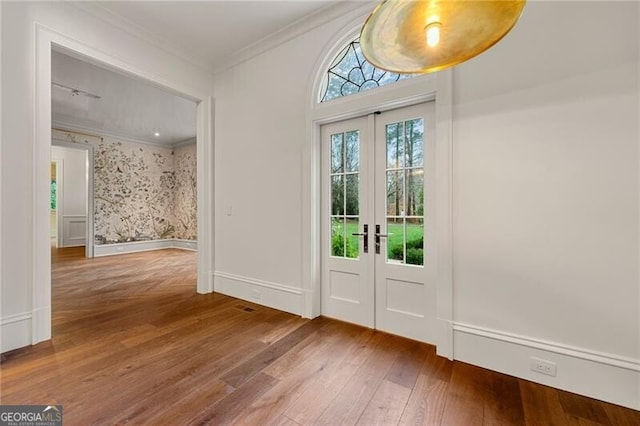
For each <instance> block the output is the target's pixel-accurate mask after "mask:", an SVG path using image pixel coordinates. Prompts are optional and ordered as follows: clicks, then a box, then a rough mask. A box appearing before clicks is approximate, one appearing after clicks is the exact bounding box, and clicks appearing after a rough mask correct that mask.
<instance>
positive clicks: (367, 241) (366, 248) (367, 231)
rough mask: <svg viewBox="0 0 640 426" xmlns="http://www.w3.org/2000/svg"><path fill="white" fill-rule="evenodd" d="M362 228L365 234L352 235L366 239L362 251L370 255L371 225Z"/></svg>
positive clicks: (355, 233)
mask: <svg viewBox="0 0 640 426" xmlns="http://www.w3.org/2000/svg"><path fill="white" fill-rule="evenodd" d="M362 227H363V228H364V229H363V231H364V232H354V233H353V234H351V235H353V236H355V237H364V244H363V246H364V247H362V251H363V252H365V253H369V225H368V224H366V223H365V224H364V225H362Z"/></svg>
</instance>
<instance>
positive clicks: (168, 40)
mask: <svg viewBox="0 0 640 426" xmlns="http://www.w3.org/2000/svg"><path fill="white" fill-rule="evenodd" d="M360 1H362V0H360ZM339 3H340V4H342V5H345V4H347V3H351V4H352V5H357V4H358V2H353V1H341V0H323V1H312V0H297V1H296V0H285V1H271V0H263V1H255V0H254V1H246V0H233V1H220V0H217V1H103V2H96V3H93V2H92V3H90V6H89V5H86V4H85V7H91V8H93V11H94V12H96V11H97V10H99V11H100V14H101V15H102V16H103V17H104V16H108V17H109V20H110V21H111V22H112V23H117V24H119V25H120V26H122V25H126V26H127V27H128V29H129V30H133V31H136V32H138V33H141V34H144V35H145V36H147V38H151V39H154V40H155V41H156V42H158V41H159V42H160V43H162V44H165V45H170V46H172V47H173V48H175V50H179V51H181V52H182V53H184V54H185V56H189V57H191V58H197V62H198V63H200V64H203V65H204V66H205V67H206V68H207V69H209V70H215V69H218V68H219V67H220V66H221V65H222V64H223V63H225V62H227V61H228V60H229V59H230V58H231V57H233V56H234V55H236V54H237V53H239V52H241V51H242V50H243V49H246V48H248V47H250V46H252V45H254V44H256V43H258V42H260V41H261V40H264V39H265V38H268V37H270V36H273V35H274V34H275V33H277V32H279V31H282V30H284V29H285V28H287V27H289V26H291V25H293V24H294V23H296V22H299V21H301V20H304V19H305V18H309V16H310V15H314V14H321V12H323V11H325V10H328V9H330V8H331V7H332V6H335V5H338V4H339ZM360 4H362V3H360Z"/></svg>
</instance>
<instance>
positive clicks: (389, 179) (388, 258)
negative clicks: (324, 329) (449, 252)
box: [321, 102, 436, 342]
mask: <svg viewBox="0 0 640 426" xmlns="http://www.w3.org/2000/svg"><path fill="white" fill-rule="evenodd" d="M321 133H322V145H323V156H322V158H323V160H322V172H323V173H322V180H323V185H322V187H323V193H322V196H323V203H322V242H323V244H322V253H323V257H322V261H323V269H322V312H323V315H326V316H329V317H333V318H338V319H341V320H345V321H349V322H354V323H357V324H361V325H364V326H367V327H372V328H376V329H380V330H384V331H388V332H391V333H394V334H398V335H401V336H406V337H410V338H413V339H417V340H421V341H425V342H434V341H435V324H436V303H435V300H436V293H435V276H436V273H435V272H436V271H435V265H436V259H435V209H434V198H435V181H434V176H435V158H434V157H435V155H434V154H435V108H434V104H433V102H429V103H424V104H419V105H415V106H411V107H406V108H401V109H396V110H392V111H387V112H384V113H381V114H371V115H369V116H367V117H362V118H358V119H353V120H347V121H343V122H339V123H333V124H329V125H326V126H323V127H322V132H321ZM354 234H356V235H354ZM357 234H366V235H357ZM365 246H366V247H365Z"/></svg>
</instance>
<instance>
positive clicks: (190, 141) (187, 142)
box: [171, 138, 197, 148]
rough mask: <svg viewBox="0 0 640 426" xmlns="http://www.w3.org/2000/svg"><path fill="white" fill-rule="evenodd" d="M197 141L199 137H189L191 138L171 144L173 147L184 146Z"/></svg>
mask: <svg viewBox="0 0 640 426" xmlns="http://www.w3.org/2000/svg"><path fill="white" fill-rule="evenodd" d="M196 143H197V138H189V139H185V140H183V141H180V142H176V143H174V144H173V145H171V148H182V147H183V146H187V145H195V144H196Z"/></svg>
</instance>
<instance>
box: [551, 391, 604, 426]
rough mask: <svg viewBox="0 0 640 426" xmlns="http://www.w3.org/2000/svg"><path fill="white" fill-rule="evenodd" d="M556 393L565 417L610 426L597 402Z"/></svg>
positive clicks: (569, 394) (559, 392)
mask: <svg viewBox="0 0 640 426" xmlns="http://www.w3.org/2000/svg"><path fill="white" fill-rule="evenodd" d="M557 392H558V397H559V399H560V405H562V408H563V409H564V412H565V413H566V414H567V416H572V417H575V418H577V419H582V420H588V421H591V422H595V423H599V424H602V425H606V426H611V421H610V420H609V417H608V416H607V413H606V412H605V411H604V409H603V408H602V406H601V403H600V402H599V401H595V400H593V399H591V398H587V397H585V396H581V395H576V394H574V393H570V392H565V391H562V390H558V391H557Z"/></svg>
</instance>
